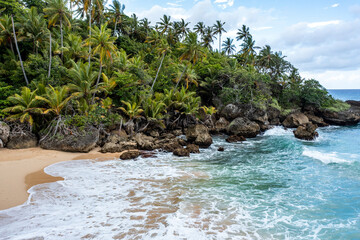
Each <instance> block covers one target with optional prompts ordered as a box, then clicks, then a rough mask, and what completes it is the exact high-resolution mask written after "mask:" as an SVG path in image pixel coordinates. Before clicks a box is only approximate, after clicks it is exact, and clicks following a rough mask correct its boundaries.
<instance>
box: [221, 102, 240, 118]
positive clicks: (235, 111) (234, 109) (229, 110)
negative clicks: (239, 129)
mask: <svg viewBox="0 0 360 240" xmlns="http://www.w3.org/2000/svg"><path fill="white" fill-rule="evenodd" d="M240 115H241V112H240V109H239V107H238V106H236V105H235V104H228V105H226V106H225V107H224V108H223V109H222V110H221V113H220V116H222V117H225V118H226V119H227V120H229V121H231V120H233V119H235V118H237V117H239V116H240Z"/></svg>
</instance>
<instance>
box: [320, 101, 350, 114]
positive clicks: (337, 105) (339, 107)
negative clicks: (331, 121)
mask: <svg viewBox="0 0 360 240" xmlns="http://www.w3.org/2000/svg"><path fill="white" fill-rule="evenodd" d="M349 108H350V105H349V104H347V103H346V102H343V101H341V100H335V102H334V104H332V106H329V107H326V108H325V109H327V110H329V111H332V112H342V111H346V110H348V109H349Z"/></svg>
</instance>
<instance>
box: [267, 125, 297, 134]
mask: <svg viewBox="0 0 360 240" xmlns="http://www.w3.org/2000/svg"><path fill="white" fill-rule="evenodd" d="M292 134H293V132H292V130H290V129H285V128H283V127H280V126H276V127H273V128H271V129H269V130H267V131H266V132H265V133H264V135H263V136H284V135H292Z"/></svg>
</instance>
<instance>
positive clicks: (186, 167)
mask: <svg viewBox="0 0 360 240" xmlns="http://www.w3.org/2000/svg"><path fill="white" fill-rule="evenodd" d="M334 95H335V94H334ZM339 96H340V95H339ZM318 132H319V135H320V136H319V137H318V138H317V139H316V140H314V141H302V140H298V139H295V138H294V136H293V133H292V130H291V129H284V128H282V127H275V128H273V129H271V130H269V131H267V132H266V133H264V134H263V135H261V136H258V137H256V138H254V139H249V140H248V141H246V142H242V143H227V142H226V141H225V137H224V136H217V137H214V144H213V145H212V146H211V147H210V148H209V149H201V153H200V154H192V155H191V157H190V158H179V157H175V156H173V155H172V154H171V153H158V154H157V157H154V158H146V159H143V158H139V159H137V161H120V160H116V159H114V160H110V161H95V160H77V161H70V162H62V163H57V164H54V165H51V166H49V167H47V168H46V169H45V171H46V172H47V173H48V174H50V175H53V176H62V177H63V178H64V179H65V180H64V181H58V182H53V183H46V184H41V185H37V186H34V187H32V188H31V189H30V190H29V193H30V197H29V199H28V201H27V202H26V203H25V204H23V205H20V206H17V207H14V208H10V209H7V210H3V211H0V239H2V240H3V239H4V240H5V239H6V240H7V239H11V240H13V239H51V240H52V239H64V240H65V239H66V240H68V239H167V240H168V239H195V240H202V239H300V240H301V239H311V240H312V239H324V240H325V239H326V240H331V239H334V240H338V239H360V147H359V146H360V140H359V136H360V125H357V126H352V127H336V126H330V127H325V128H320V129H319V130H318ZM219 146H223V147H224V148H225V151H224V152H218V151H217V148H218V147H219Z"/></svg>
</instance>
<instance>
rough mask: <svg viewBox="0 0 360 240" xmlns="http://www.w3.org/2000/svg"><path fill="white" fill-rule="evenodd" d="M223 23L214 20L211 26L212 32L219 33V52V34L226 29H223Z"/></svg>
mask: <svg viewBox="0 0 360 240" xmlns="http://www.w3.org/2000/svg"><path fill="white" fill-rule="evenodd" d="M224 25H225V22H223V23H222V22H221V21H220V20H216V23H215V24H214V26H213V29H214V30H213V31H214V32H213V33H214V34H219V52H221V35H222V34H223V33H224V32H226V30H225V29H224Z"/></svg>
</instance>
